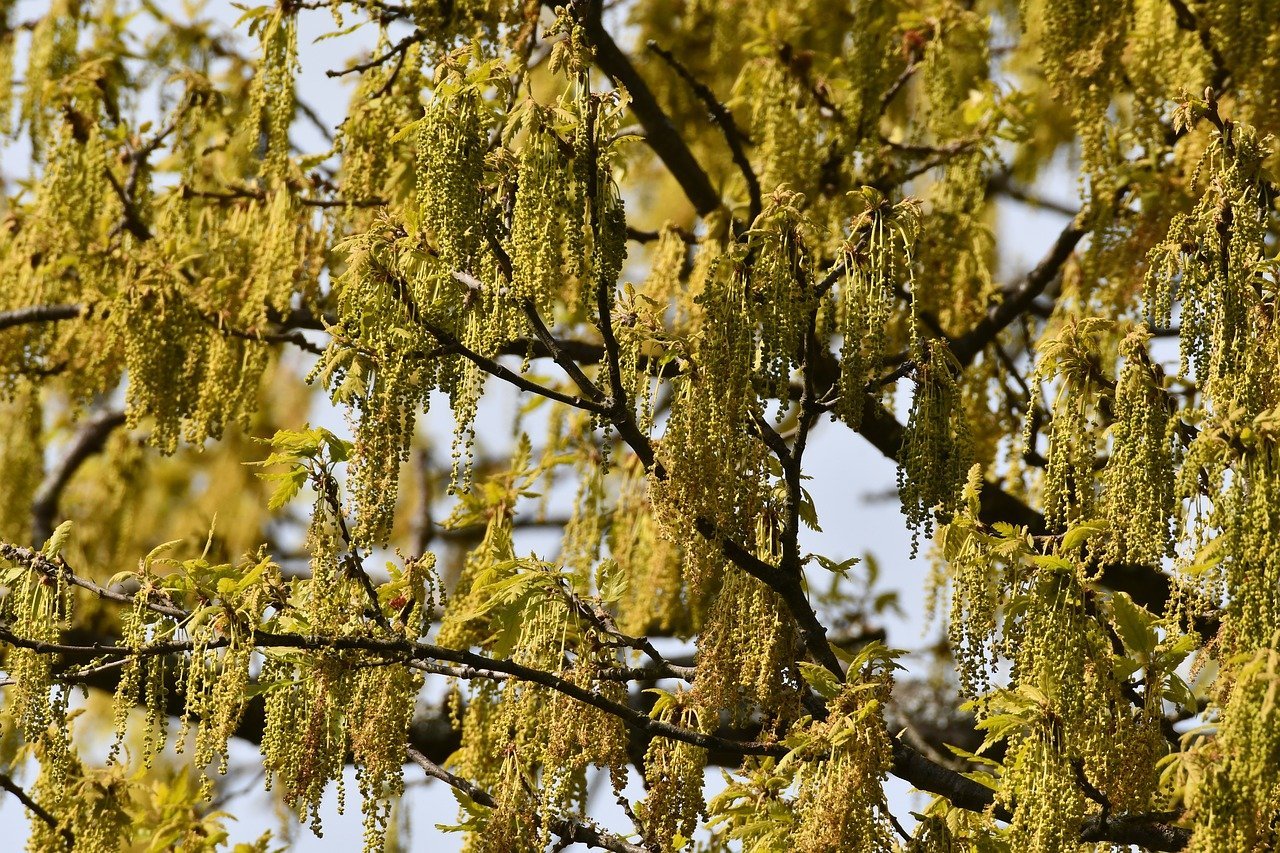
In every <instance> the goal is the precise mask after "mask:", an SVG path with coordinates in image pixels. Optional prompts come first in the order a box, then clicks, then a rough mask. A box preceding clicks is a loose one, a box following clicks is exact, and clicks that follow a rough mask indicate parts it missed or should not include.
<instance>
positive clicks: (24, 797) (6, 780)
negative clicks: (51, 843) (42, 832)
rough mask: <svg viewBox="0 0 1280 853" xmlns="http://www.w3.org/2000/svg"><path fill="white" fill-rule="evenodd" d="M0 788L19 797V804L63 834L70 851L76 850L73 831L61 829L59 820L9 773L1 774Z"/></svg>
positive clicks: (65, 828)
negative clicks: (32, 797)
mask: <svg viewBox="0 0 1280 853" xmlns="http://www.w3.org/2000/svg"><path fill="white" fill-rule="evenodd" d="M0 788H4V789H5V790H6V791H8V792H9V793H10V794H13V795H14V796H15V797H17V799H18V802H20V803H22V805H24V806H26V808H27V810H28V811H29V812H31V813H32V814H33V815H35V816H36V817H38V818H40V820H42V821H44V822H45V823H46V824H48V825H49V827H50V828H51V829H55V830H57V831H58V832H59V833H61V834H62V838H63V840H64V841H66V842H67V849H68V850H74V849H75V846H76V838H75V836H74V835H72V834H71V830H70V829H68V828H67V827H60V826H59V824H58V819H57V818H56V817H54V816H53V815H52V814H50V813H49V811H48V809H46V808H45V807H44V806H42V805H40V804H39V803H37V802H36V801H35V800H33V799H31V796H30V795H29V794H27V792H26V791H24V790H22V787H21V786H20V785H18V783H17V782H14V781H13V779H12V778H11V777H10V776H9V775H8V774H7V773H0Z"/></svg>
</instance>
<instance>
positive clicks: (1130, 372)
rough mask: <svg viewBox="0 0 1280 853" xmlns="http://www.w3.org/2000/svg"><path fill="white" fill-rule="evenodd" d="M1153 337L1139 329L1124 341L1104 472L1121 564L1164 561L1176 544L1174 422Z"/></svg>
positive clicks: (1106, 506) (1114, 557)
mask: <svg viewBox="0 0 1280 853" xmlns="http://www.w3.org/2000/svg"><path fill="white" fill-rule="evenodd" d="M1149 339H1150V333H1148V332H1147V331H1146V330H1145V329H1139V330H1137V331H1134V332H1131V333H1130V334H1129V335H1128V336H1127V337H1125V339H1124V341H1123V342H1122V343H1121V345H1120V356H1121V358H1123V359H1124V360H1125V365H1124V368H1123V369H1122V370H1121V372H1120V376H1119V378H1118V379H1117V380H1116V392H1115V422H1114V423H1113V424H1112V426H1111V456H1110V458H1109V460H1108V462H1107V467H1106V469H1105V470H1104V472H1103V495H1102V514H1103V517H1104V518H1106V519H1107V521H1108V522H1109V541H1108V546H1107V559H1108V560H1110V561H1114V562H1118V563H1122V564H1144V563H1145V564H1155V563H1159V562H1160V560H1162V559H1163V558H1164V557H1166V556H1168V555H1169V554H1170V551H1171V545H1172V542H1171V537H1170V525H1169V521H1170V518H1171V517H1172V515H1173V510H1174V457H1173V448H1172V443H1173V442H1172V439H1173V435H1172V433H1173V428H1174V425H1173V423H1172V422H1171V418H1170V413H1169V398H1168V397H1167V396H1166V394H1165V392H1164V389H1163V388H1161V387H1160V382H1159V376H1158V374H1157V373H1156V372H1155V370H1156V369H1157V368H1156V367H1155V366H1154V365H1153V364H1152V363H1151V361H1150V359H1149V357H1148V355H1147V350H1146V346H1147V341H1148V340H1149Z"/></svg>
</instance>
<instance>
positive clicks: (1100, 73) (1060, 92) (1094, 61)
mask: <svg viewBox="0 0 1280 853" xmlns="http://www.w3.org/2000/svg"><path fill="white" fill-rule="evenodd" d="M1021 6H1022V18H1023V24H1024V26H1026V27H1028V28H1029V29H1033V30H1034V31H1035V32H1036V33H1037V35H1038V37H1039V46H1040V53H1041V62H1042V66H1043V68H1044V73H1045V76H1046V77H1047V78H1048V81H1049V85H1050V86H1051V88H1052V89H1053V92H1054V95H1055V96H1056V97H1057V98H1058V99H1059V100H1060V101H1062V102H1063V103H1064V104H1065V105H1066V106H1067V107H1068V109H1069V110H1070V113H1071V118H1072V122H1073V124H1074V125H1075V130H1076V133H1077V134H1078V135H1079V139H1080V147H1081V158H1082V159H1083V161H1084V165H1085V172H1086V174H1087V175H1088V177H1089V178H1090V180H1091V185H1092V186H1091V189H1092V196H1093V197H1094V198H1105V195H1104V193H1103V192H1100V190H1102V189H1103V186H1102V185H1103V182H1104V178H1103V176H1104V173H1105V168H1106V166H1107V162H1108V157H1109V154H1110V152H1109V151H1107V140H1106V136H1105V134H1106V129H1107V126H1108V124H1107V122H1106V120H1105V116H1106V112H1107V108H1108V107H1109V106H1110V104H1111V99H1112V93H1113V92H1114V91H1115V89H1116V81H1117V79H1118V78H1119V77H1120V75H1121V74H1123V72H1124V68H1123V62H1122V54H1123V52H1124V49H1125V46H1126V43H1127V40H1128V34H1129V29H1130V25H1131V19H1132V15H1133V3H1132V0H1120V2H1115V3H1105V4H1100V3H1093V2H1090V0H1070V2H1052V0H1039V2H1033V0H1023V2H1022V4H1021Z"/></svg>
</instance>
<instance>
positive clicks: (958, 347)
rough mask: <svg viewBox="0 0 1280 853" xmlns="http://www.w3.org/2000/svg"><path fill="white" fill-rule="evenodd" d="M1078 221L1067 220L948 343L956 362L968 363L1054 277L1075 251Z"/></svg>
mask: <svg viewBox="0 0 1280 853" xmlns="http://www.w3.org/2000/svg"><path fill="white" fill-rule="evenodd" d="M1080 222H1081V220H1080V217H1077V218H1075V219H1073V220H1071V222H1070V224H1068V225H1067V227H1066V228H1064V229H1063V230H1062V233H1060V234H1059V235H1058V239H1057V240H1055V241H1054V244H1053V247H1052V248H1051V249H1050V250H1049V254H1047V255H1045V257H1044V258H1043V259H1042V260H1041V261H1040V263H1038V264H1036V266H1035V269H1033V270H1031V272H1029V273H1027V277H1026V279H1024V280H1023V282H1022V285H1021V286H1020V287H1018V289H1017V290H1015V291H1013V293H1011V294H1009V295H1008V296H1006V297H1005V298H1004V300H1003V301H1002V302H1001V303H1000V304H999V305H997V306H995V307H994V308H992V309H991V310H990V311H989V312H988V313H987V316H985V317H983V318H982V320H980V321H979V322H978V324H977V325H975V326H974V327H973V328H972V329H971V330H969V331H968V332H967V333H966V334H965V335H964V336H963V337H961V338H959V339H958V340H956V341H955V342H954V343H953V344H952V346H951V351H952V353H954V354H955V357H956V360H957V361H959V362H960V364H962V365H968V364H970V363H972V362H973V360H974V358H976V357H977V355H978V353H980V352H982V351H983V350H984V349H986V347H987V344H989V343H991V342H992V341H994V340H995V339H996V335H998V334H1000V332H1002V331H1004V329H1005V327H1006V326H1008V325H1009V324H1010V323H1012V322H1013V321H1014V320H1016V319H1018V317H1020V316H1021V315H1022V314H1024V313H1025V312H1026V311H1027V309H1029V308H1030V307H1031V303H1032V302H1034V301H1035V299H1036V297H1037V296H1039V295H1040V294H1041V293H1043V292H1044V289H1045V288H1046V287H1048V286H1049V283H1050V282H1052V281H1053V280H1054V279H1055V278H1057V277H1058V274H1059V273H1061V272H1062V267H1063V265H1064V264H1065V263H1066V262H1067V259H1068V258H1070V257H1071V254H1072V253H1073V252H1074V251H1075V249H1076V245H1077V244H1078V243H1079V242H1080V240H1081V238H1083V237H1084V235H1085V234H1086V233H1088V231H1087V230H1086V229H1085V228H1084V227H1083V225H1081V224H1080Z"/></svg>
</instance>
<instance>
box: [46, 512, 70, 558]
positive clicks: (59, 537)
mask: <svg viewBox="0 0 1280 853" xmlns="http://www.w3.org/2000/svg"><path fill="white" fill-rule="evenodd" d="M70 536H71V519H67V520H66V521H64V522H62V523H61V524H59V525H58V527H57V529H55V530H54V531H53V534H52V535H50V536H49V541H47V542H45V543H44V548H43V549H42V550H41V553H42V554H44V556H45V557H47V558H48V559H50V560H53V559H56V558H57V557H58V556H59V555H61V554H62V549H63V548H64V547H65V546H66V544H67V538H68V537H70Z"/></svg>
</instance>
